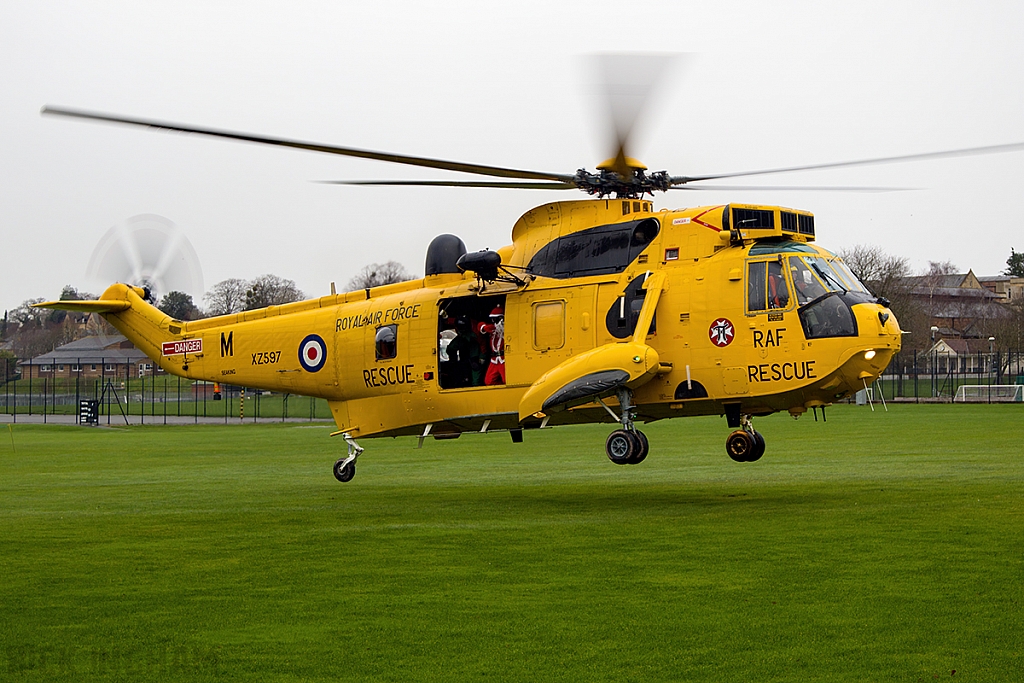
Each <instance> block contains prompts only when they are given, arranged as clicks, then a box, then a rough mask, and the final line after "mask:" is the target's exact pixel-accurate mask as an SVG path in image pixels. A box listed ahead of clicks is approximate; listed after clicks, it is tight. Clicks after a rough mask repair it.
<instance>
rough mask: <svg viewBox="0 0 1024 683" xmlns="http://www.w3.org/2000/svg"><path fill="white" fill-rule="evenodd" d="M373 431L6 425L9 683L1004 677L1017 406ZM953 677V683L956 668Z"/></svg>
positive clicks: (1021, 590)
mask: <svg viewBox="0 0 1024 683" xmlns="http://www.w3.org/2000/svg"><path fill="white" fill-rule="evenodd" d="M876 407H877V408H878V411H877V412H874V413H872V412H870V411H869V409H868V408H865V407H861V408H857V407H853V406H843V407H837V408H835V409H833V410H831V411H830V412H829V421H828V422H827V423H822V422H818V423H815V422H814V421H813V419H811V417H810V416H805V417H804V418H802V419H801V420H799V421H793V420H792V419H791V418H789V417H788V416H782V415H777V416H772V417H770V418H765V419H760V420H757V421H756V422H757V426H758V429H759V430H760V431H761V432H762V433H763V434H764V435H765V436H766V438H767V441H768V452H767V454H766V455H765V457H764V458H763V459H762V460H761V461H760V462H757V463H748V464H738V463H734V462H732V461H730V460H729V459H728V458H727V457H726V455H725V452H724V448H723V442H724V439H725V436H726V434H727V433H728V431H729V430H728V429H727V428H726V426H725V421H724V419H719V418H700V419H684V420H675V421H671V422H663V423H655V424H651V425H648V426H646V427H645V428H644V429H645V431H646V433H647V434H648V436H649V437H650V440H651V444H652V452H651V456H650V457H649V458H648V459H647V461H646V462H644V463H643V464H641V465H638V466H629V467H617V466H615V465H612V464H611V463H610V462H608V460H607V458H605V456H604V454H603V444H604V438H605V436H606V434H607V433H608V431H609V429H610V428H609V427H607V426H592V427H579V428H560V429H554V430H545V431H543V432H527V434H526V442H525V443H523V444H519V445H513V444H512V443H511V442H510V440H509V438H508V435H507V434H493V435H467V436H464V437H463V438H461V439H459V440H458V441H447V442H435V441H432V440H431V441H428V442H427V443H426V444H425V446H424V448H423V449H422V450H415V449H414V446H415V439H398V440H390V439H389V440H365V441H364V442H363V443H362V445H364V446H366V447H367V453H366V454H365V455H364V456H363V457H362V458H361V459H360V461H359V473H358V475H357V476H356V478H355V480H354V481H352V482H351V483H348V484H339V483H338V482H336V481H335V480H334V478H333V477H332V476H331V474H330V465H331V463H333V461H334V460H335V459H336V458H337V457H338V455H339V454H340V453H341V452H342V451H343V450H344V443H343V442H342V441H341V440H340V439H329V438H328V433H329V428H326V427H316V426H294V425H257V426H254V425H245V426H197V427H149V426H147V427H132V428H123V427H122V428H118V429H106V428H101V429H96V428H93V429H88V428H74V427H53V426H50V427H45V426H27V425H22V424H18V425H16V426H14V427H13V431H9V430H8V428H7V426H6V425H4V426H0V467H2V469H0V520H2V523H0V579H2V580H0V635H2V641H0V642H2V645H0V678H2V679H3V680H11V681H49V680H69V681H71V680H99V681H105V680H109V681H125V680H154V681H156V680H158V681H176V680H181V681H215V680H216V681H225V680H238V681H253V680H259V681H335V680H353V681H356V680H358V681H462V680H513V681H519V680H524V681H525V680H529V681H542V680H578V681H626V680H634V681H639V680H643V681H931V680H933V679H936V678H949V677H951V676H953V677H955V679H957V680H961V679H963V680H969V681H1007V680H1022V679H1024V657H1022V655H1024V430H1022V425H1024V412H1022V408H1021V406H1019V405H993V406H987V405H981V406H979V405H968V406H963V405H955V406H950V405H928V406H905V405H901V406H890V410H889V412H888V413H885V412H882V411H881V409H880V406H876ZM954 671H955V674H954V673H953V672H954Z"/></svg>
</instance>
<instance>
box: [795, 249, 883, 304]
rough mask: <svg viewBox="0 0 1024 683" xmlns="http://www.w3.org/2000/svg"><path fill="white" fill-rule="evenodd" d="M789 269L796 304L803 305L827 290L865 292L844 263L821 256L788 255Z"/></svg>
mask: <svg viewBox="0 0 1024 683" xmlns="http://www.w3.org/2000/svg"><path fill="white" fill-rule="evenodd" d="M789 269H790V272H791V273H792V275H793V284H794V286H795V288H796V299H797V304H799V305H800V306H803V305H805V304H807V303H809V302H811V301H813V300H814V299H817V298H818V297H819V296H821V295H822V294H826V293H828V292H862V293H865V294H867V293H868V291H867V289H865V288H864V285H862V284H861V283H860V282H859V281H858V280H857V278H856V277H855V276H854V275H853V273H851V272H850V269H849V268H847V267H846V265H845V264H844V263H843V262H842V261H839V260H838V259H837V260H834V261H829V260H827V259H825V258H823V257H821V256H790V257H789Z"/></svg>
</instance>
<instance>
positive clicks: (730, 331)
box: [708, 318, 736, 346]
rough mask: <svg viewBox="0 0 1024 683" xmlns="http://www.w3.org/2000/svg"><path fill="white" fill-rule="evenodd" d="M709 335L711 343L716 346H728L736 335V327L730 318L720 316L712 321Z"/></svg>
mask: <svg viewBox="0 0 1024 683" xmlns="http://www.w3.org/2000/svg"><path fill="white" fill-rule="evenodd" d="M708 336H709V337H710V338H711V343H712V344H714V345H715V346H728V345H729V344H731V343H732V339H733V337H735V336H736V329H735V328H734V327H733V326H732V323H731V322H729V319H728V318H719V319H718V320H716V321H715V322H713V323H711V327H710V328H709V329H708Z"/></svg>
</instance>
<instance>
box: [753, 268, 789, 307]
mask: <svg viewBox="0 0 1024 683" xmlns="http://www.w3.org/2000/svg"><path fill="white" fill-rule="evenodd" d="M788 306H789V285H788V284H786V276H785V272H784V270H783V267H782V263H781V262H779V261H753V262H751V263H749V264H747V310H748V311H750V312H751V313H758V312H760V311H769V310H775V309H780V308H787V307H788Z"/></svg>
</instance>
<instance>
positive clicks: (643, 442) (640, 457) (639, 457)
mask: <svg viewBox="0 0 1024 683" xmlns="http://www.w3.org/2000/svg"><path fill="white" fill-rule="evenodd" d="M633 438H634V439H636V440H637V442H638V443H639V445H640V448H639V449H638V450H637V452H636V455H634V456H633V459H632V460H630V461H629V464H630V465H639V464H640V463H642V462H643V461H644V458H646V457H647V453H648V452H649V451H650V450H651V442H650V441H648V440H647V435H646V434H644V433H643V432H641V431H640V430H639V429H637V430H635V431H634V432H633Z"/></svg>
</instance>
